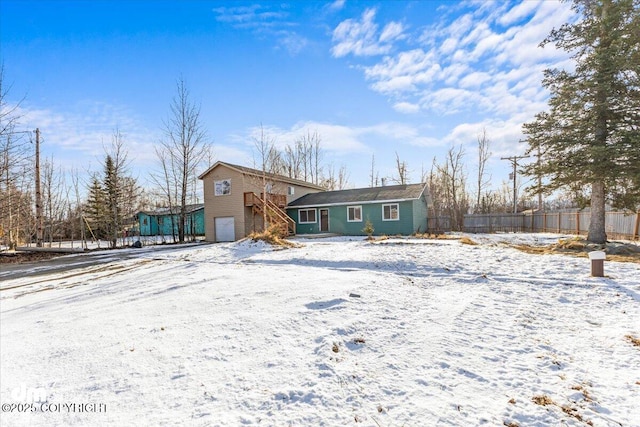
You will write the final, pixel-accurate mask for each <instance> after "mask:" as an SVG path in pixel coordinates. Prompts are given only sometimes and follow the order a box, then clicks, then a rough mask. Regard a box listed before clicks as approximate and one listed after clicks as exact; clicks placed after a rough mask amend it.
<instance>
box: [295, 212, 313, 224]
mask: <svg viewBox="0 0 640 427" xmlns="http://www.w3.org/2000/svg"><path fill="white" fill-rule="evenodd" d="M298 222H299V223H300V224H311V223H315V222H317V220H316V210H315V209H300V210H299V211H298Z"/></svg>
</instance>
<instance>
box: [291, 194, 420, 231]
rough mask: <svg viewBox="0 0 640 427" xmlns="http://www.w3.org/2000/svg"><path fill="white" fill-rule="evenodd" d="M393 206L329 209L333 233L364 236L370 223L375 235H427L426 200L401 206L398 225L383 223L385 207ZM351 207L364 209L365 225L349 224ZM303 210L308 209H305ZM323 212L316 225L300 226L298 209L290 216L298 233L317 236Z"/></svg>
mask: <svg viewBox="0 0 640 427" xmlns="http://www.w3.org/2000/svg"><path fill="white" fill-rule="evenodd" d="M383 204H384V205H386V204H390V203H370V204H357V203H355V204H352V205H351V204H350V205H341V206H329V207H323V208H322V209H329V232H330V233H337V234H344V235H349V236H364V235H365V233H364V232H363V231H362V229H363V228H364V225H365V222H366V220H367V219H369V220H370V221H371V222H372V223H373V228H374V229H375V231H374V235H377V236H379V235H396V234H399V235H410V234H413V233H415V232H417V231H420V232H424V231H425V230H426V227H427V208H426V204H425V203H424V199H419V200H409V201H404V202H398V203H397V204H398V208H399V219H398V220H397V221H383V220H382V206H383ZM349 206H361V207H362V221H359V222H349V221H347V208H348V207H349ZM302 209H303V210H304V209H305V208H302ZM319 209H320V208H316V218H317V220H318V222H316V223H313V224H300V222H299V215H298V211H299V210H300V209H298V208H292V209H289V210H288V211H287V212H288V214H289V216H290V217H291V218H292V219H293V220H294V221H295V222H296V233H298V234H315V233H319V230H320V224H319V220H320V212H319Z"/></svg>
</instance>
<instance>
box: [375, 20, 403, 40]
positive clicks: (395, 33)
mask: <svg viewBox="0 0 640 427" xmlns="http://www.w3.org/2000/svg"><path fill="white" fill-rule="evenodd" d="M404 30H405V28H404V26H403V25H402V24H401V23H399V22H389V23H388V24H387V25H385V27H384V29H383V30H382V34H380V38H379V41H380V42H381V43H385V42H392V41H394V40H397V39H399V38H402V37H403V33H404Z"/></svg>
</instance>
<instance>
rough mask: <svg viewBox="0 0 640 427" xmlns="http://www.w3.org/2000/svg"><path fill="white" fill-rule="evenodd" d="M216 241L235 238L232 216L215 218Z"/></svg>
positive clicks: (229, 240) (231, 240)
mask: <svg viewBox="0 0 640 427" xmlns="http://www.w3.org/2000/svg"><path fill="white" fill-rule="evenodd" d="M214 222H215V233H216V242H233V241H235V240H236V232H235V221H234V218H233V217H232V216H224V217H218V218H215V220H214Z"/></svg>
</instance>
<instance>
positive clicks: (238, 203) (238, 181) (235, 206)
mask: <svg viewBox="0 0 640 427" xmlns="http://www.w3.org/2000/svg"><path fill="white" fill-rule="evenodd" d="M221 179H230V180H231V194H229V195H226V196H215V195H214V190H215V186H214V182H215V181H218V180H221ZM202 181H203V189H204V214H205V220H204V221H205V239H206V240H207V241H210V242H214V241H215V218H216V217H233V218H234V223H235V235H236V239H242V238H243V237H246V236H247V235H248V234H249V233H251V231H252V230H253V225H254V221H253V220H252V215H251V209H249V208H246V207H245V206H244V193H245V192H251V191H252V192H254V193H256V194H260V193H262V191H263V182H262V178H261V177H259V176H254V175H245V174H243V173H241V172H239V171H237V170H235V169H232V168H229V167H227V166H226V165H224V164H220V165H218V166H217V167H215V168H214V169H212V170H210V171H209V172H208V173H207V174H206V175H204V176H203V177H202ZM268 183H270V184H271V185H272V187H271V192H272V193H275V194H287V190H288V188H289V186H291V187H293V188H294V194H293V195H292V196H287V203H289V202H291V201H293V200H296V199H298V198H300V197H302V196H304V195H305V194H308V193H317V192H319V191H321V190H317V189H314V188H308V187H305V186H303V185H298V184H291V183H287V182H280V181H273V180H269V181H268ZM255 226H256V227H257V228H261V227H262V218H255Z"/></svg>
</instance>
